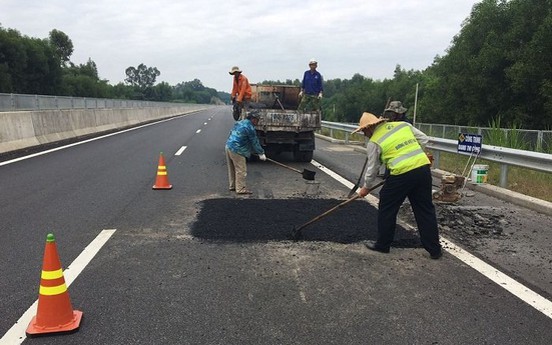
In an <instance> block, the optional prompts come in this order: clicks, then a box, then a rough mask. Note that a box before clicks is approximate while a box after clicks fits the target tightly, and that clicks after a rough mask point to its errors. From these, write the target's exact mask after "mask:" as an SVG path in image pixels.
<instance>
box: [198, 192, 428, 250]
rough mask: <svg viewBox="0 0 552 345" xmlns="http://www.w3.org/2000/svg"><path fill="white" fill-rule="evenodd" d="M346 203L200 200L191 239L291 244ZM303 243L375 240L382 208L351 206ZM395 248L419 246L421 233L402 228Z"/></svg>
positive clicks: (361, 203) (319, 226)
mask: <svg viewBox="0 0 552 345" xmlns="http://www.w3.org/2000/svg"><path fill="white" fill-rule="evenodd" d="M342 202H343V200H336V199H302V198H297V199H285V200H277V199H268V200H267V199H209V200H204V201H202V202H200V208H199V209H200V211H199V214H198V216H197V218H196V222H194V224H193V225H192V228H191V230H192V235H193V236H194V237H196V238H203V239H206V240H214V241H231V242H268V241H286V240H292V236H291V233H292V230H293V228H294V227H299V226H301V225H303V224H305V223H307V222H308V221H310V220H311V219H313V218H315V217H318V216H319V215H321V214H323V213H324V212H326V211H328V210H329V209H331V208H333V207H335V206H337V205H339V204H340V203H342ZM301 234H302V239H301V241H327V242H337V243H355V242H360V241H364V240H375V239H376V234H377V210H376V209H375V208H374V207H373V206H371V205H370V204H369V203H367V202H364V201H362V200H359V201H354V202H351V203H349V204H347V205H345V206H343V207H341V208H338V209H336V210H335V211H333V212H331V213H330V214H328V215H327V216H324V217H322V218H321V219H319V220H318V221H316V222H314V223H312V224H310V225H308V226H307V227H305V228H303V229H302V230H301ZM392 246H393V247H401V248H407V247H420V240H419V237H418V234H417V233H415V232H411V231H408V230H405V229H404V228H402V227H401V226H397V230H396V232H395V241H394V243H393V244H392Z"/></svg>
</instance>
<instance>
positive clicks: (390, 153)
mask: <svg viewBox="0 0 552 345" xmlns="http://www.w3.org/2000/svg"><path fill="white" fill-rule="evenodd" d="M409 126H410V124H409V123H406V122H384V123H383V124H381V125H379V126H377V127H376V129H375V131H374V134H373V135H372V137H371V138H370V141H372V142H374V143H375V144H377V145H378V146H379V147H380V148H381V160H382V162H383V163H384V164H385V165H386V166H387V168H388V169H389V173H390V174H391V175H400V174H404V173H406V172H408V171H410V170H414V169H416V168H419V167H421V166H424V165H428V164H431V163H430V162H429V158H427V155H426V154H425V152H424V150H423V149H422V147H421V146H420V144H419V143H418V140H416V137H415V136H414V134H413V133H412V131H411V130H410V128H409Z"/></svg>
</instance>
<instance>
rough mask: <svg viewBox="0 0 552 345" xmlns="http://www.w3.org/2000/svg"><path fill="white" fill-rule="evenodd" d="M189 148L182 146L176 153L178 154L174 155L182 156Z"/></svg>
mask: <svg viewBox="0 0 552 345" xmlns="http://www.w3.org/2000/svg"><path fill="white" fill-rule="evenodd" d="M187 147H188V146H182V147H181V148H180V149H179V150H178V151H176V153H175V154H174V155H175V156H180V155H181V154H182V152H184V150H186V148H187Z"/></svg>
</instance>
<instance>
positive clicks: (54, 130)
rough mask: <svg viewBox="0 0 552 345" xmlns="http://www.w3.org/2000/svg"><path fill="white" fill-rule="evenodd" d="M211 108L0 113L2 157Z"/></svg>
mask: <svg viewBox="0 0 552 345" xmlns="http://www.w3.org/2000/svg"><path fill="white" fill-rule="evenodd" d="M208 107H211V106H209V105H201V104H197V105H196V104H184V105H179V106H174V107H163V108H154V107H151V108H122V109H63V110H41V111H14V112H0V154H3V153H8V152H12V151H18V150H22V149H26V148H31V147H35V146H40V145H45V144H51V143H55V142H58V141H63V140H67V139H72V138H78V137H82V136H88V135H93V134H99V133H102V132H107V131H112V130H117V129H122V128H127V127H131V126H135V125H138V124H141V123H146V122H150V121H155V120H161V119H164V118H168V117H172V116H177V115H181V114H186V113H191V112H196V111H199V110H203V109H206V108H208Z"/></svg>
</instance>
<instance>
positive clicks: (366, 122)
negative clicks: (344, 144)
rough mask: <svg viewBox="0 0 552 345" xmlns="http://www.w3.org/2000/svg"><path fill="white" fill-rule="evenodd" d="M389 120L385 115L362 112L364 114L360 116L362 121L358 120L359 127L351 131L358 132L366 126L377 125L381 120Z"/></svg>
mask: <svg viewBox="0 0 552 345" xmlns="http://www.w3.org/2000/svg"><path fill="white" fill-rule="evenodd" d="M384 121H387V120H386V119H384V118H383V117H377V116H376V115H374V114H372V113H367V112H365V113H362V116H361V117H360V121H359V122H358V128H357V129H355V130H354V131H352V132H351V133H356V132H359V131H361V130H363V129H364V128H366V127H370V126H375V125H377V124H379V123H381V122H384Z"/></svg>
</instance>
